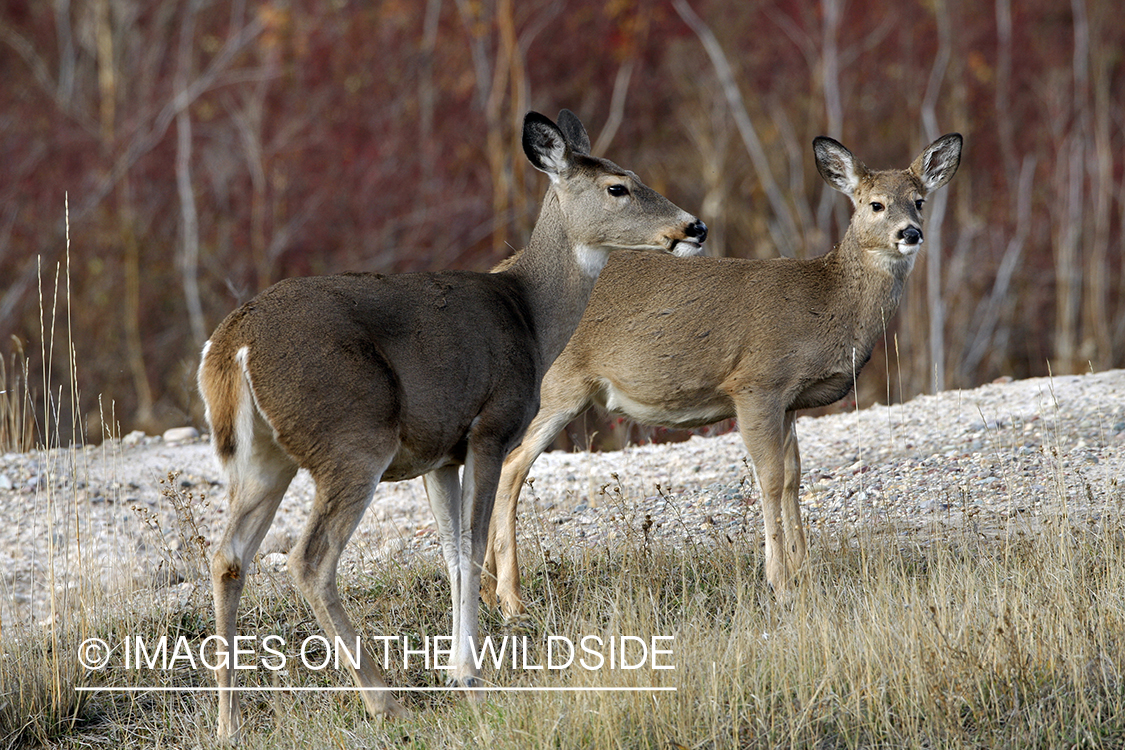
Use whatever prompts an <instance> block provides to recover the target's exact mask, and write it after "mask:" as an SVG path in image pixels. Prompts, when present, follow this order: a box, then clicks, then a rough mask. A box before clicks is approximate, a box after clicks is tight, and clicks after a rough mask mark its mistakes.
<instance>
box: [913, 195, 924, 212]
mask: <svg viewBox="0 0 1125 750" xmlns="http://www.w3.org/2000/svg"><path fill="white" fill-rule="evenodd" d="M925 202H926V201H924V200H922V199H921V198H919V199H918V200H916V201H914V208H916V209H918V210H919V211H921V210H922V205H923V204H924V203H925Z"/></svg>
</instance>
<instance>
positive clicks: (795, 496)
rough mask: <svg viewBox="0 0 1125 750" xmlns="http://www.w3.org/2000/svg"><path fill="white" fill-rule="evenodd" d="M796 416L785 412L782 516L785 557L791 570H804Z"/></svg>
mask: <svg viewBox="0 0 1125 750" xmlns="http://www.w3.org/2000/svg"><path fill="white" fill-rule="evenodd" d="M796 420H797V415H796V414H794V413H793V412H791V411H790V412H786V413H785V489H784V490H783V492H782V505H781V517H782V519H783V523H784V526H785V558H786V563H787V566H788V568H789V571H790V572H791V573H796V572H797V571H798V570H800V569H801V565H802V564H803V563H804V562H805V555H806V554H807V550H806V545H805V527H804V525H803V524H802V523H801V451H800V448H799V447H798V445H797V426H796Z"/></svg>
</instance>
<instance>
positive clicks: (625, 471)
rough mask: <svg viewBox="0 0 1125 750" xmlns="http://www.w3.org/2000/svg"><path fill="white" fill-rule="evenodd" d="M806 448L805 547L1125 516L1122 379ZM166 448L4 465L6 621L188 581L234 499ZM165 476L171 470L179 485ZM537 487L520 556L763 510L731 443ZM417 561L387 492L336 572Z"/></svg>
mask: <svg viewBox="0 0 1125 750" xmlns="http://www.w3.org/2000/svg"><path fill="white" fill-rule="evenodd" d="M797 430H798V434H799V435H800V446H801V456H802V464H803V465H802V469H803V475H802V484H801V495H802V507H803V509H804V513H805V518H806V520H807V523H808V525H809V527H810V528H811V529H812V530H813V531H814V532H816V531H827V532H829V533H834V532H842V533H852V532H854V530H855V529H856V528H858V527H861V526H863V525H864V524H884V523H887V522H891V523H893V524H895V528H903V529H923V530H924V529H927V528H933V529H937V528H940V527H941V526H942V525H955V526H957V527H959V528H962V529H964V528H969V529H971V530H972V531H973V532H974V533H975V534H978V535H979V536H982V537H985V538H988V537H990V536H995V535H998V534H1002V533H1004V532H1005V531H1006V530H1008V529H1011V528H1013V526H1015V527H1020V528H1022V527H1024V526H1029V527H1033V526H1034V525H1036V524H1037V523H1039V522H1041V521H1042V519H1044V518H1047V517H1050V516H1053V515H1057V514H1059V513H1061V512H1067V513H1070V514H1071V516H1072V517H1074V518H1081V519H1085V520H1088V521H1089V522H1091V523H1097V522H1098V521H1099V520H1100V519H1104V518H1110V517H1118V518H1119V517H1121V515H1122V514H1123V512H1125V488H1123V487H1122V482H1121V481H1120V477H1121V475H1122V466H1123V453H1125V371H1122V370H1114V371H1108V372H1103V373H1097V374H1092V375H1084V376H1067V377H1056V378H1052V379H1047V378H1038V379H1031V380H1023V381H1016V382H1007V383H995V384H991V385H986V386H983V387H981V388H977V389H974V390H968V391H949V392H945V393H941V394H938V395H936V396H923V397H919V398H916V399H914V400H913V401H910V402H908V403H906V404H902V405H896V406H893V407H884V406H873V407H870V408H867V409H863V410H861V411H858V412H851V413H847V414H836V415H831V416H825V417H818V418H810V417H802V418H801V419H799V420H798V423H797ZM168 437H169V438H170V439H168V440H165V439H163V438H159V437H144V438H141V437H139V436H137V435H133V436H130V437H129V438H127V439H125V440H121V441H111V442H109V443H107V444H105V445H102V446H98V447H88V448H82V449H76V450H62V451H52V452H46V453H45V452H35V453H28V454H7V455H3V456H0V518H2V519H3V521H4V523H3V524H0V555H2V559H3V561H4V563H3V572H2V576H3V577H2V579H0V620H2V621H3V622H4V623H9V622H12V621H13V620H16V619H18V620H21V621H32V622H40V621H42V620H43V619H44V618H46V617H48V616H49V615H50V611H51V610H50V592H51V591H60V592H62V591H66V590H67V589H68V588H69V589H71V590H73V589H76V588H80V586H81V584H80V583H79V582H80V581H82V580H85V581H93V582H94V583H95V585H98V586H102V587H106V588H108V589H110V590H114V589H116V588H118V587H125V588H130V587H138V586H139V587H149V588H151V587H154V586H161V585H166V584H167V583H168V582H169V578H170V576H169V572H168V571H169V568H170V564H169V562H168V561H169V560H171V561H173V562H172V565H176V566H179V567H183V565H182V563H181V562H178V561H177V560H176V558H177V556H178V554H179V552H180V551H181V550H183V549H186V548H189V544H187V543H185V542H184V541H183V538H184V537H183V534H181V528H180V524H179V523H178V522H177V514H176V511H175V507H174V506H175V504H176V501H182V500H185V499H186V498H187V497H188V495H189V494H190V496H191V507H192V510H193V515H194V517H195V518H196V521H197V524H198V530H199V534H201V535H202V536H203V537H204V538H205V539H208V540H210V539H215V538H216V537H217V536H218V534H219V533H221V531H222V525H223V519H224V510H225V509H224V505H225V489H224V485H223V479H222V474H221V471H220V470H219V466H218V462H217V460H216V459H215V458H214V456H213V454H212V453H211V449H210V446H209V445H208V444H207V443H206V442H205V441H204V440H201V439H199V438H194V439H193V438H187V439H184V438H183V437H179V438H178V439H172V438H174V437H175V436H173V435H168ZM169 472H178V476H177V478H176V480H175V482H174V483H173V484H172V485H169V484H168V483H167V480H166V477H167V476H168V474H169ZM531 478H532V479H533V486H532V489H529V490H525V491H524V493H523V497H522V498H521V506H520V507H521V510H520V519H521V521H520V523H521V538H522V540H523V544H524V545H525V547H526V546H527V545H532V544H539V545H541V546H542V547H543V548H544V549H545V550H558V551H560V552H561V551H563V550H567V549H574V548H576V547H581V546H582V545H593V544H602V543H606V542H610V543H612V540H615V539H620V538H621V536H622V535H623V534H626V533H630V530H632V531H633V532H637V531H639V530H640V529H642V527H643V526H645V525H648V526H649V528H648V529H647V531H646V532H645V533H648V534H650V535H654V536H658V537H666V538H668V539H670V540H672V541H675V542H677V543H678V542H681V541H683V540H685V539H691V540H694V541H702V542H706V541H707V540H710V539H717V538H721V535H722V534H725V535H726V536H730V537H732V538H733V537H734V536H735V535H742V534H757V533H760V528H761V518H760V515H761V510H760V504H759V503H758V495H757V491H756V490H754V489H752V485H753V481H752V472H751V470H750V468H749V465H748V463H747V461H746V460H745V451H744V449H743V446H742V442H741V440H740V439H739V437H738V435H737V434H727V435H722V436H718V437H708V438H702V437H695V438H692V439H691V440H689V441H687V442H684V443H678V444H666V445H645V446H638V447H632V448H629V449H627V450H624V451H621V452H613V453H596V454H589V453H571V454H564V453H548V454H544V455H543V456H541V457H540V458H539V460H538V461H537V462H536V464H535V466H534V467H533V468H532V472H531ZM161 480H165V481H164V483H162V482H161ZM311 496H312V485H311V481H310V480H309V477H308V476H307V475H306V474H305V473H304V472H302V473H300V474H298V476H297V479H296V480H295V481H294V483H293V485H292V486H291V488H290V490H289V495H288V496H287V497H286V499H285V501H284V502H283V503H282V507H281V509H280V511H279V512H278V517H277V518H276V519H275V521H274V524H273V527H272V528H271V531H270V533H269V535H268V536H267V538H266V540H265V542H264V543H263V546H262V549H261V553H262V555H263V557H262V558H261V560H262V564H264V565H268V566H271V567H280V566H281V565H283V562H284V558H283V556H282V554H280V553H284V552H285V551H287V550H288V548H289V546H290V544H291V543H292V540H293V539H294V538H295V535H296V534H297V532H298V531H299V529H300V527H301V524H302V523H303V521H304V518H305V514H306V509H307V507H308V503H309V501H310V499H311ZM646 515H647V516H649V517H650V519H651V524H646V523H645V516H646ZM189 533H192V534H194V533H195V532H194V531H191V532H189ZM415 553H421V554H429V555H433V556H435V557H437V556H438V555H439V550H438V545H437V535H436V531H435V529H434V524H433V519H432V517H431V515H430V511H429V507H428V505H427V503H426V498H425V493H424V491H423V489H422V484H421V481H420V480H417V479H415V480H411V481H409V482H398V483H388V484H384V485H382V486H380V487H379V489H378V490H377V492H376V496H375V499H374V501H373V502H372V505H371V508H370V509H369V510H368V513H367V515H366V516H365V518H364V521H363V523H362V524H361V526H360V528H359V530H358V531H357V534H356V537H355V538H354V539H353V541H352V544H351V545H350V546H349V549H348V552H347V553H346V556H345V559H344V563H343V565H342V568H343V569H344V570H345V571H346V570H347V569H348V568H354V567H355V566H356V565H359V564H364V565H368V564H372V560H377V559H378V558H379V557H380V556H384V555H391V556H395V555H406V554H415ZM813 553H814V554H815V540H814V547H813ZM173 580H174V576H173ZM56 601H60V599H56Z"/></svg>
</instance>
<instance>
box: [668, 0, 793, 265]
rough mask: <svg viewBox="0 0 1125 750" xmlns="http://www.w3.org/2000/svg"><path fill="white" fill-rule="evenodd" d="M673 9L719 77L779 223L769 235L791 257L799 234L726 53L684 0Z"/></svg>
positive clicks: (674, 2) (782, 251)
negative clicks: (708, 58)
mask: <svg viewBox="0 0 1125 750" xmlns="http://www.w3.org/2000/svg"><path fill="white" fill-rule="evenodd" d="M672 6H673V7H674V8H675V9H676V12H677V13H679V14H680V18H682V19H683V20H684V23H686V24H687V25H688V27H689V28H691V30H692V31H694V32H695V35H696V36H697V37H699V41H700V42H701V43H702V44H703V48H704V49H705V50H706V51H707V55H708V57H710V58H711V64H712V65H713V66H714V68H715V74H716V75H717V76H718V78H719V85H721V86H722V88H723V93H724V94H725V95H726V98H727V104H728V106H729V107H730V110H731V116H732V117H733V118H734V122H735V125H737V126H738V132H739V134H740V135H741V136H742V142H743V144H744V145H745V146H746V150H747V152H749V154H750V161H751V162H753V164H754V170H755V171H756V172H757V173H758V179H759V180H761V182H762V189H763V190H764V191H765V193H766V198H767V199H768V200H769V203H770V207H771V208H772V209H773V212H774V218H775V219H776V221H777V223H778V224H780V227H778V226H775V225H774V224H773V223H772V222H771V223H770V236H771V237H772V238H773V242H774V244H775V245H776V246H777V249H778V251H779V252H780V253H781V254H782V255H784V256H787V257H793V255H794V251H795V249H796V245H797V243H798V242H799V238H800V237H801V234H800V232H799V231H798V229H797V225H796V222H795V221H794V220H793V214H792V212H791V211H790V210H789V206H788V204H787V203H786V201H785V197H784V196H783V195H782V192H781V190H780V189H779V188H778V186H777V182H776V181H775V180H774V178H773V172H772V171H771V170H770V165H769V158H768V156H767V155H766V151H765V148H763V146H762V142H761V140H760V139H759V138H758V133H757V131H756V130H755V129H754V123H753V122H751V120H750V115H749V113H748V112H747V109H746V104H745V102H744V101H743V99H742V92H741V91H739V89H738V84H737V83H736V82H735V80H734V71H733V70H732V69H731V66H730V63H729V62H728V60H727V56H726V53H724V52H723V48H722V45H720V44H719V40H718V39H716V38H715V34H714V33H713V32H712V31H711V29H710V27H708V26H707V24H706V23H704V22H703V20H702V19H701V18H700V17H699V16H698V15H696V13H695V11H694V10H692V9H691V6H690V5H688V4H687V2H686V0H672Z"/></svg>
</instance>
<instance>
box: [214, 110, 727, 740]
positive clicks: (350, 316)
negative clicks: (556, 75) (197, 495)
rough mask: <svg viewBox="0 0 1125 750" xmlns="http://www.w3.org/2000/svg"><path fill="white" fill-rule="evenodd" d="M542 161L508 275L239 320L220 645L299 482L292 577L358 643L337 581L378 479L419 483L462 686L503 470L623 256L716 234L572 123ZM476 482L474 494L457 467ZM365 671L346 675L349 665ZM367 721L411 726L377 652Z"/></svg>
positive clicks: (219, 448)
mask: <svg viewBox="0 0 1125 750" xmlns="http://www.w3.org/2000/svg"><path fill="white" fill-rule="evenodd" d="M523 148H524V152H525V153H526V154H527V158H528V159H529V160H530V161H531V163H532V165H534V166H535V167H536V168H537V169H539V170H540V171H542V172H545V173H546V174H547V175H548V176H549V177H550V180H551V184H550V187H549V188H548V190H547V195H546V198H545V199H544V201H543V208H542V210H541V212H540V215H539V219H538V221H537V223H536V225H535V229H534V230H533V232H532V235H531V241H530V243H529V244H528V246H527V248H526V250H524V251H523V252H522V253H520V254H519V256H518V257H517V258H515V259H514V260H513V261H512V262H511V263H509V264H508V266H507V269H506V270H504V271H502V272H499V273H470V272H459V271H448V272H440V273H418V274H401V275H397V276H381V275H376V274H344V275H340V276H322V277H310V278H298V279H289V280H287V281H282V282H280V283H278V284H276V285H274V286H272V287H270V288H269V289H267V290H266V291H264V292H262V293H261V294H259V295H258V296H257V297H255V298H254V299H253V300H251V301H250V302H248V303H246V304H245V305H243V306H242V307H240V308H238V309H237V310H235V311H234V312H232V313H231V314H230V315H229V316H228V317H227V318H226V320H224V321H223V322H222V324H221V325H219V327H218V329H216V331H215V333H214V334H213V335H212V336H211V339H210V341H208V343H207V344H206V345H205V346H204V348H203V358H202V362H201V363H200V367H199V389H200V392H201V393H202V394H203V397H204V400H205V401H206V406H207V419H208V421H209V423H210V425H211V431H212V440H213V442H214V445H215V449H216V452H217V453H218V455H219V458H220V460H221V462H222V464H223V467H224V468H225V470H226V472H227V474H228V477H229V482H230V517H229V520H228V521H227V527H226V530H225V531H224V532H223V537H222V540H221V541H220V542H219V544H218V545H217V547H216V550H215V554H214V557H213V559H212V562H211V574H212V583H213V585H214V595H215V620H216V630H217V634H218V635H219V636H222V637H223V638H225V639H226V643H228V644H233V643H234V640H233V639H234V636H235V615H236V612H237V609H238V600H239V597H240V595H241V593H242V588H243V585H244V584H245V580H246V578H245V575H246V569H247V565H248V563H249V562H250V561H251V560H252V559H253V557H254V553H255V551H256V550H257V549H258V545H259V544H260V543H261V540H262V537H263V536H264V535H265V533H266V530H267V529H268V528H269V526H270V523H271V521H272V520H273V517H274V513H275V512H276V511H277V508H278V505H279V504H280V503H281V499H282V496H283V495H284V493H285V490H286V488H287V487H288V486H289V483H290V481H291V480H292V479H293V476H294V474H296V472H297V469H298V467H302V468H305V469H307V470H308V471H309V472H310V473H311V475H312V478H313V481H314V482H315V484H316V495H315V498H314V500H313V504H312V508H311V510H310V514H309V519H308V522H307V524H306V526H305V529H304V532H303V533H302V535H301V538H300V539H299V540H298V541H297V543H296V545H295V546H294V547H293V549H292V550H291V552H290V554H289V572H290V575H291V576H292V578H293V580H294V581H295V582H296V584H297V587H298V588H299V589H300V591H301V593H302V594H303V595H304V597H305V599H306V600H307V601H308V602H309V604H310V605H311V606H312V609H313V611H314V612H315V614H316V618H317V620H318V621H319V622H320V625H321V627H323V628H324V630H325V631H326V632H327V634H328V636H329V638H330V639H332V638H335V637H339V638H341V639H342V642H343V643H344V644H347V646H348V648H352V644H354V642H355V639H356V631H355V629H354V628H353V626H352V624H351V622H350V620H349V619H348V616H347V614H346V613H345V612H344V609H343V607H342V606H341V603H340V598H339V595H338V593H337V590H336V566H337V562H338V561H339V558H340V554H341V552H342V551H343V549H344V546H345V544H347V542H348V538H349V537H350V536H351V534H352V532H353V531H354V530H355V528H356V526H357V525H358V524H359V521H360V517H361V516H362V515H363V512H364V510H365V509H366V508H367V505H368V503H369V502H370V500H371V498H372V493H373V492H374V490H375V487H376V485H377V484H378V483H379V482H380V481H398V480H402V479H410V478H412V477H416V476H424V483H425V487H426V493H427V495H428V496H429V500H430V506H431V508H432V509H433V513H434V516H435V519H436V522H437V528H438V533H439V535H440V538H441V546H442V553H443V555H444V557H445V562H446V565H447V567H448V569H449V579H450V583H451V588H452V601H453V649H454V653H453V657H452V667H453V669H452V671H451V678H452V679H453V680H454V681H456V682H458V683H460V684H464V685H470V686H475V685H477V684H479V679H478V670H477V669H476V667H475V665H474V663H473V660H472V658H471V655H472V648H473V647H474V644H475V643H476V640H477V632H478V622H477V613H478V606H479V605H478V591H479V589H480V573H481V563H482V561H483V558H484V550H485V542H486V539H487V533H488V523H489V518H490V515H491V512H492V503H493V500H494V498H495V495H496V483H497V481H498V480H499V478H500V467H501V464H502V463H503V460H504V457H505V456H506V455H507V453H508V451H509V450H510V449H511V448H512V446H514V445H515V444H516V443H517V442H518V441H519V439H520V437H521V436H522V435H523V432H524V430H525V429H526V428H527V425H528V423H530V422H531V418H532V417H534V416H535V413H536V410H537V409H538V406H539V383H540V381H541V380H542V378H543V375H544V373H546V372H547V369H548V368H549V367H550V366H551V363H552V362H553V361H554V359H555V357H557V356H558V354H559V352H561V351H562V350H563V347H564V346H565V345H566V342H567V340H568V339H569V338H570V335H571V333H573V332H574V328H575V326H577V325H578V321H579V319H580V318H581V317H582V311H583V310H584V309H585V307H586V302H587V300H588V299H589V297H590V292H591V291H592V289H593V287H594V281H595V280H596V278H597V276H598V273H599V272H600V270H601V268H602V267H603V265H604V264H605V261H606V259H607V258H608V256H609V255H610V253H611V252H612V251H615V250H622V249H630V250H646V251H654V252H657V251H658V252H687V253H695V252H698V251H699V247H700V244H701V243H702V242H703V241H704V239H705V238H706V235H707V227H706V225H704V224H703V222H701V221H699V220H698V219H696V218H695V217H694V216H691V215H690V214H688V213H687V212H685V211H683V210H681V209H679V208H677V207H676V206H675V205H673V204H672V203H671V202H670V201H669V200H667V199H666V198H664V197H663V196H661V195H660V194H658V193H657V192H656V191H654V190H652V189H651V188H649V187H647V186H645V185H644V184H643V183H641V181H640V180H639V179H638V178H637V176H636V175H634V174H633V173H631V172H627V171H625V170H623V169H621V168H620V167H618V166H617V165H616V164H614V163H612V162H610V161H607V160H605V159H598V158H595V157H593V156H591V155H590V153H589V151H590V140H589V138H588V136H587V135H586V131H585V129H584V128H583V127H582V123H581V122H579V120H578V118H577V117H576V116H575V115H574V114H573V113H571V112H569V111H568V110H563V111H562V112H561V113H560V114H559V121H558V126H557V127H556V125H555V124H554V123H552V122H551V121H550V120H549V119H547V118H546V117H544V116H542V115H540V114H538V113H535V112H531V113H529V114H528V115H527V117H526V118H525V120H524V129H523ZM460 465H464V467H465V471H464V478H463V480H462V479H461V478H459V476H458V467H459V466H460ZM349 666H350V665H349ZM352 671H353V676H354V678H355V682H356V684H357V685H359V687H360V688H368V689H369V690H363V691H361V695H362V696H363V701H364V703H365V704H366V706H367V709H368V711H369V712H370V713H371V714H372V715H383V714H390V715H399V714H402V713H404V712H405V709H403V708H402V706H400V705H399V703H398V702H396V701H395V700H394V698H393V697H392V696H391V695H390V693H389V692H388V691H387V686H386V684H385V683H384V682H383V680H382V678H381V676H380V674H379V670H378V669H377V667H376V666H375V663H374V662H373V661H372V660H371V657H370V656H369V654H368V653H367V651H366V650H364V651H363V652H362V653H361V654H360V665H359V668H358V669H353V670H352ZM216 673H217V674H216V677H217V680H218V684H219V687H220V692H219V719H218V732H219V735H220V736H224V737H230V736H234V735H236V734H237V733H238V731H239V728H240V724H241V718H240V713H239V709H238V700H237V697H236V696H237V694H236V693H235V692H234V691H233V690H223V688H232V687H233V686H234V678H233V676H232V673H231V670H230V669H228V668H226V667H220V668H219V669H218V670H216Z"/></svg>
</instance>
